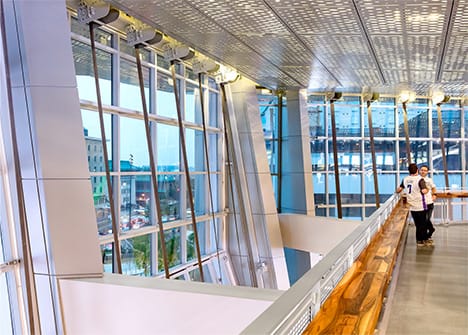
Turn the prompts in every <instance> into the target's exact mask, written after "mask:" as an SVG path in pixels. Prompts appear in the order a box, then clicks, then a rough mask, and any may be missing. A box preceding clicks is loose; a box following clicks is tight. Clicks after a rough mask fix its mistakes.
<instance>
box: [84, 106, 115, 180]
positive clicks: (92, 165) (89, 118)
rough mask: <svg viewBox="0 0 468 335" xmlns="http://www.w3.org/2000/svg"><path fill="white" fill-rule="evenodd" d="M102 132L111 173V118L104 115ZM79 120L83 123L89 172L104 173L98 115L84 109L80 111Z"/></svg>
mask: <svg viewBox="0 0 468 335" xmlns="http://www.w3.org/2000/svg"><path fill="white" fill-rule="evenodd" d="M103 116H104V132H105V134H106V141H107V142H106V148H107V155H108V158H109V160H110V161H109V168H110V169H111V171H112V158H111V157H112V136H111V129H112V123H111V116H110V115H109V114H104V115H103ZM81 120H82V121H83V133H84V138H85V144H86V152H87V156H88V167H89V172H105V171H106V166H105V163H104V154H103V147H102V139H101V127H100V123H99V114H98V113H96V112H93V111H88V110H85V109H82V110H81Z"/></svg>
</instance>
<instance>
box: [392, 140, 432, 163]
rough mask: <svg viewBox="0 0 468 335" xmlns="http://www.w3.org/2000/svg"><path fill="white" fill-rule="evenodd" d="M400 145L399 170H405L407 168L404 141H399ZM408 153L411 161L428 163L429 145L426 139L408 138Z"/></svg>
mask: <svg viewBox="0 0 468 335" xmlns="http://www.w3.org/2000/svg"><path fill="white" fill-rule="evenodd" d="M399 145H400V148H399V150H400V158H399V160H400V170H403V171H406V170H407V169H408V159H407V157H406V141H399ZM410 153H411V162H412V163H416V164H418V165H420V164H426V165H429V164H428V159H429V146H428V141H416V140H414V139H412V140H410Z"/></svg>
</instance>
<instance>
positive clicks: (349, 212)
mask: <svg viewBox="0 0 468 335" xmlns="http://www.w3.org/2000/svg"><path fill="white" fill-rule="evenodd" d="M331 212H332V211H331V210H330V214H331ZM342 212H343V219H346V220H358V221H360V220H362V208H359V207H343V208H342Z"/></svg>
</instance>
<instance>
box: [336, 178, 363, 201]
mask: <svg viewBox="0 0 468 335" xmlns="http://www.w3.org/2000/svg"><path fill="white" fill-rule="evenodd" d="M361 176H362V175H361V174H360V173H340V188H341V203H342V204H343V206H344V205H345V204H360V203H362V197H361V193H362V188H361ZM333 180H334V176H333ZM331 189H334V186H333V188H331Z"/></svg>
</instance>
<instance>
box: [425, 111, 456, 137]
mask: <svg viewBox="0 0 468 335" xmlns="http://www.w3.org/2000/svg"><path fill="white" fill-rule="evenodd" d="M460 113H461V111H460V110H459V109H458V110H454V109H447V108H442V110H441V117H442V129H443V135H444V138H459V137H460V135H461V133H460V130H461V115H460ZM432 137H436V138H439V137H440V131H439V118H438V113H437V109H436V108H434V110H433V112H432Z"/></svg>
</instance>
